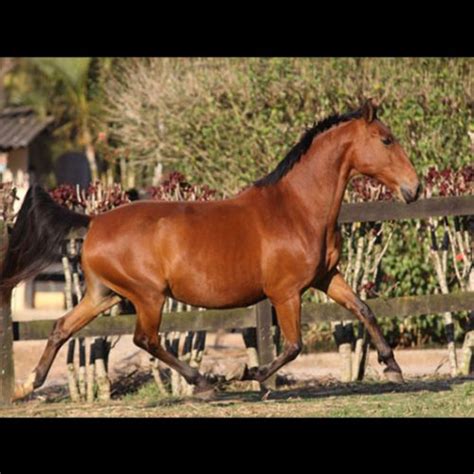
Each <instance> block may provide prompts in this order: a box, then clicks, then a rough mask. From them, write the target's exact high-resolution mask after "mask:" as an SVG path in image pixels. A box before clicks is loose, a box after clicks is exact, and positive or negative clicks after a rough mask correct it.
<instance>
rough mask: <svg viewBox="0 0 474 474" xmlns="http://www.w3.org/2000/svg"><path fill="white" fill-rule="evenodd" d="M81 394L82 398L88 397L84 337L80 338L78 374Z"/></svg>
mask: <svg viewBox="0 0 474 474" xmlns="http://www.w3.org/2000/svg"><path fill="white" fill-rule="evenodd" d="M78 386H79V395H80V397H81V400H85V399H86V396H87V394H86V347H85V343H84V338H83V337H80V338H79V374H78Z"/></svg>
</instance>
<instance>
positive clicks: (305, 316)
mask: <svg viewBox="0 0 474 474" xmlns="http://www.w3.org/2000/svg"><path fill="white" fill-rule="evenodd" d="M367 303H368V304H369V305H370V307H371V308H372V309H373V311H374V312H375V314H376V315H377V316H378V317H397V316H402V317H403V316H409V315H412V316H417V315H422V314H433V313H443V312H445V311H450V312H454V311H466V310H467V311H469V310H471V309H472V308H474V292H462V293H453V294H447V295H443V294H437V295H420V296H402V297H397V298H373V299H370V300H367ZM258 307H259V306H258V305H257V306H253V307H250V308H237V309H229V310H207V311H185V312H181V313H174V312H173V313H164V314H163V322H162V325H161V330H162V331H163V332H171V331H177V332H185V331H203V330H204V331H217V330H218V329H235V328H250V327H257V314H256V312H257V311H256V308H258ZM301 319H302V323H303V324H307V323H313V322H321V321H338V320H341V321H342V320H347V319H353V315H352V313H350V312H349V311H348V310H347V309H345V308H343V307H342V306H339V305H337V304H335V303H305V304H303V309H302V318H301ZM53 324H54V320H43V321H24V322H14V323H13V335H14V340H16V341H18V340H21V341H25V340H35V339H47V338H48V336H49V334H50V332H51V329H52V327H53ZM269 324H271V322H267V323H266V324H262V325H261V326H263V327H268V325H269ZM134 328H135V315H134V314H124V315H120V316H116V317H100V318H97V319H96V320H95V321H93V322H92V323H91V324H89V325H88V326H86V327H85V328H84V329H82V330H81V331H79V333H78V336H84V337H101V336H112V335H124V334H133V331H134Z"/></svg>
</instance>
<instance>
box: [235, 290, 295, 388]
mask: <svg viewBox="0 0 474 474" xmlns="http://www.w3.org/2000/svg"><path fill="white" fill-rule="evenodd" d="M270 300H271V298H270ZM272 303H273V306H274V307H275V311H276V314H277V319H278V324H279V326H280V329H281V332H282V333H283V336H284V337H285V342H286V344H285V349H284V351H283V352H282V353H281V354H280V355H279V356H278V357H277V358H276V359H275V360H274V361H272V362H270V363H269V364H266V365H264V366H262V367H253V368H250V369H246V370H245V372H244V375H243V377H242V378H241V380H257V381H258V382H263V381H265V380H266V379H267V378H268V377H270V376H271V375H273V374H274V373H275V372H276V371H277V370H279V369H280V368H281V367H283V366H284V365H285V364H287V363H288V362H291V361H292V360H293V359H295V358H296V357H297V356H298V354H299V353H300V352H301V349H302V347H303V344H302V340H301V323H300V318H301V297H300V295H299V294H297V295H295V296H293V297H291V298H289V299H286V300H285V301H284V302H280V303H277V302H274V301H272Z"/></svg>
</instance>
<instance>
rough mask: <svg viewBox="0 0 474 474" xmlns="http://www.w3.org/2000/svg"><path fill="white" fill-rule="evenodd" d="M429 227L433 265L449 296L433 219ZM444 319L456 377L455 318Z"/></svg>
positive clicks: (453, 375)
mask: <svg viewBox="0 0 474 474" xmlns="http://www.w3.org/2000/svg"><path fill="white" fill-rule="evenodd" d="M429 226H430V231H431V241H432V244H431V246H430V256H431V258H432V261H433V265H434V267H435V271H436V276H437V279H438V284H439V287H440V289H441V293H443V294H449V289H448V282H447V278H446V271H443V263H442V261H441V258H440V255H439V249H438V245H437V242H436V234H435V225H434V223H433V219H432V218H430V219H429ZM443 319H444V326H445V330H446V337H447V339H448V358H449V365H450V367H451V376H452V377H455V376H456V375H457V373H458V362H457V356H456V344H455V341H454V323H453V316H452V314H451V313H450V312H445V313H443Z"/></svg>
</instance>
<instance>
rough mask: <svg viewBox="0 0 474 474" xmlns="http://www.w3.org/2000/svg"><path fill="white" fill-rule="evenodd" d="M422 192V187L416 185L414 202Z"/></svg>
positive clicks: (419, 184)
mask: <svg viewBox="0 0 474 474" xmlns="http://www.w3.org/2000/svg"><path fill="white" fill-rule="evenodd" d="M422 191H423V187H422V186H421V183H418V186H417V187H416V192H415V201H416V200H417V199H418V198H419V197H420V195H421V192H422Z"/></svg>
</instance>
